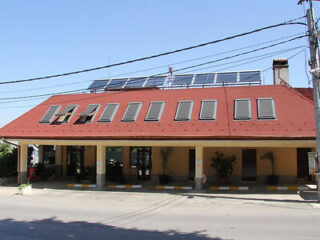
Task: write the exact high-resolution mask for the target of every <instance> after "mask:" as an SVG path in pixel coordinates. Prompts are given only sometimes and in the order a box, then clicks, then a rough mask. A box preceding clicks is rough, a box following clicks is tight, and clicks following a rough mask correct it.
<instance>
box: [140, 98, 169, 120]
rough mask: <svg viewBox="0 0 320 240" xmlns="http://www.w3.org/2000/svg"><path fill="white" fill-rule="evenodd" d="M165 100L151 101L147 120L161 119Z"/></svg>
mask: <svg viewBox="0 0 320 240" xmlns="http://www.w3.org/2000/svg"><path fill="white" fill-rule="evenodd" d="M163 108H164V102H151V103H150V106H149V110H148V113H147V115H146V118H145V121H160V118H161V115H162V111H163Z"/></svg>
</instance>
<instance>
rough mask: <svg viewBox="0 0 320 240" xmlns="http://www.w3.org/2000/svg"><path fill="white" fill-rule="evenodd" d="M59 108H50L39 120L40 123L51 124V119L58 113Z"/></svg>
mask: <svg viewBox="0 0 320 240" xmlns="http://www.w3.org/2000/svg"><path fill="white" fill-rule="evenodd" d="M59 108H60V106H50V107H49V109H48V111H47V112H46V113H45V114H44V116H43V117H42V119H41V120H40V123H51V121H52V118H53V117H54V116H55V114H56V113H57V112H58V110H59Z"/></svg>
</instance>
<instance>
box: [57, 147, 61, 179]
mask: <svg viewBox="0 0 320 240" xmlns="http://www.w3.org/2000/svg"><path fill="white" fill-rule="evenodd" d="M55 169H56V176H58V177H61V175H62V146H56V152H55Z"/></svg>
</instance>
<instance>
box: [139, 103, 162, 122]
mask: <svg viewBox="0 0 320 240" xmlns="http://www.w3.org/2000/svg"><path fill="white" fill-rule="evenodd" d="M153 103H161V108H160V111H159V114H158V118H157V119H147V117H148V114H149V112H150V110H151V106H152V104H153ZM165 104H166V103H165V102H164V101H152V102H150V104H149V109H148V112H147V114H146V117H145V119H144V121H146V122H160V120H161V117H162V113H163V110H164V106H165Z"/></svg>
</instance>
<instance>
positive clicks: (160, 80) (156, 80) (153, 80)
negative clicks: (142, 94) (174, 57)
mask: <svg viewBox="0 0 320 240" xmlns="http://www.w3.org/2000/svg"><path fill="white" fill-rule="evenodd" d="M166 78H167V77H166V76H157V77H149V79H148V81H147V82H146V84H145V85H144V86H145V87H153V86H163V84H164V82H165V80H166Z"/></svg>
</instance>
